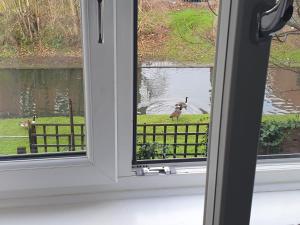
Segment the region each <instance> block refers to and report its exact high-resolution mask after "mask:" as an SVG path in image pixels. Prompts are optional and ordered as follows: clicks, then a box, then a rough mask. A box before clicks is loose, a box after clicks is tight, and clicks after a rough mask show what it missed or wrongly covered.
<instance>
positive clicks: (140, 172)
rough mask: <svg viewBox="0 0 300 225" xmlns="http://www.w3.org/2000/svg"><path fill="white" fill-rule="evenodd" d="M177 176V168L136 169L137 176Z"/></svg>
mask: <svg viewBox="0 0 300 225" xmlns="http://www.w3.org/2000/svg"><path fill="white" fill-rule="evenodd" d="M171 174H176V170H175V168H171V167H168V166H163V167H142V168H137V169H136V175H137V176H154V175H171Z"/></svg>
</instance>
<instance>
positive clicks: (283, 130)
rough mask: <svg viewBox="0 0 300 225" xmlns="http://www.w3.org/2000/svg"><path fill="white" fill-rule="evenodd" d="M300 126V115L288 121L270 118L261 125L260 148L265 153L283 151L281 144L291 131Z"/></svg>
mask: <svg viewBox="0 0 300 225" xmlns="http://www.w3.org/2000/svg"><path fill="white" fill-rule="evenodd" d="M298 127H300V121H299V116H297V117H296V118H295V119H292V120H287V121H276V120H269V121H265V122H263V123H262V125H261V129H260V136H259V149H260V150H262V153H264V154H274V153H279V152H280V151H282V148H281V145H282V143H283V141H284V139H285V138H286V137H287V136H288V135H289V131H290V130H292V129H295V128H298Z"/></svg>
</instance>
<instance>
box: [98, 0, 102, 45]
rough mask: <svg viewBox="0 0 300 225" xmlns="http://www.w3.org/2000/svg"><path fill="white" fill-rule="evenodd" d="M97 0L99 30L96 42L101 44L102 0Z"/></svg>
mask: <svg viewBox="0 0 300 225" xmlns="http://www.w3.org/2000/svg"><path fill="white" fill-rule="evenodd" d="M97 2H98V32H99V37H98V43H99V44H102V43H103V18H102V14H103V12H102V5H103V0H97Z"/></svg>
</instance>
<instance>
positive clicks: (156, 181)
mask: <svg viewBox="0 0 300 225" xmlns="http://www.w3.org/2000/svg"><path fill="white" fill-rule="evenodd" d="M176 171H177V174H172V175H157V176H136V175H135V173H134V172H133V173H132V175H129V176H122V177H119V179H118V183H116V184H108V185H103V186H81V187H76V188H75V187H66V188H51V189H50V188H49V189H39V190H38V189H37V190H28V191H19V192H15V191H14V192H5V193H3V192H2V193H1V197H0V198H1V201H0V207H9V206H24V205H40V204H51V203H53V204H59V203H60V204H63V203H76V202H86V201H94V200H116V199H132V198H141V197H158V196H173V195H190V194H204V191H205V182H206V166H204V165H203V166H187V167H183V166H180V167H176ZM292 190H300V165H299V163H297V162H296V161H295V160H289V161H288V162H285V163H283V162H274V160H273V161H269V162H267V161H264V162H259V163H258V165H257V172H256V180H255V192H269V191H292ZM66 193H67V194H66Z"/></svg>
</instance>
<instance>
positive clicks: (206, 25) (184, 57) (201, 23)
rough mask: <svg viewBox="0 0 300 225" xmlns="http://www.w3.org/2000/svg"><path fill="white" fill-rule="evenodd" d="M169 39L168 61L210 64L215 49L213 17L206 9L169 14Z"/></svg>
mask: <svg viewBox="0 0 300 225" xmlns="http://www.w3.org/2000/svg"><path fill="white" fill-rule="evenodd" d="M168 16H169V17H170V22H169V24H168V26H169V29H170V37H169V39H168V42H167V44H166V48H167V50H166V51H167V52H168V59H169V60H172V61H178V62H193V63H199V64H212V63H213V61H214V55H215V47H214V42H213V41H212V39H213V37H212V31H213V29H214V19H215V18H214V15H213V14H212V13H211V12H210V11H209V10H206V9H184V10H181V11H178V12H171V13H169V15H168Z"/></svg>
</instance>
